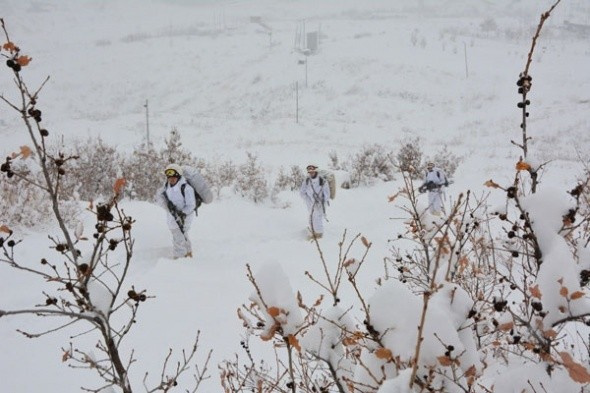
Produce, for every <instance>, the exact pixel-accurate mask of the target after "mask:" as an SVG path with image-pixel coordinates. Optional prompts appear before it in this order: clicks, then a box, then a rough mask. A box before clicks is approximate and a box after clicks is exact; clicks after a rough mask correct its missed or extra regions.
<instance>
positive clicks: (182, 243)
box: [156, 177, 196, 258]
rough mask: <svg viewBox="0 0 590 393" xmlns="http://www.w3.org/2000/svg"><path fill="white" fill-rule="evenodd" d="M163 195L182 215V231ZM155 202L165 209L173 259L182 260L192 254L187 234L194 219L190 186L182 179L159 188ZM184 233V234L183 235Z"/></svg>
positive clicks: (192, 191)
mask: <svg viewBox="0 0 590 393" xmlns="http://www.w3.org/2000/svg"><path fill="white" fill-rule="evenodd" d="M183 184H184V185H185V186H184V197H183V196H182V191H181V189H182V185H183ZM164 193H166V196H167V197H168V200H169V201H170V202H172V203H173V204H174V206H175V207H176V209H177V210H178V211H180V212H182V213H183V214H184V216H185V217H184V226H183V229H182V231H181V230H180V227H179V225H178V223H177V222H176V220H175V219H174V216H173V215H172V213H170V210H168V203H167V200H166V197H164ZM156 199H157V202H158V204H159V205H160V206H162V207H163V208H164V209H166V212H167V214H166V216H167V217H166V218H167V222H168V228H170V232H172V246H173V248H174V252H173V255H174V258H183V257H185V256H189V254H192V245H191V241H190V240H189V237H188V233H189V230H190V228H191V224H192V223H193V219H194V218H195V206H196V201H195V192H194V190H193V188H192V187H191V185H190V184H188V183H187V181H186V179H185V178H184V177H181V178H180V179H178V182H177V183H176V184H175V185H174V186H171V185H170V184H168V183H167V184H166V185H165V186H164V187H162V188H160V190H159V191H158V194H157V196H156ZM183 232H184V233H183Z"/></svg>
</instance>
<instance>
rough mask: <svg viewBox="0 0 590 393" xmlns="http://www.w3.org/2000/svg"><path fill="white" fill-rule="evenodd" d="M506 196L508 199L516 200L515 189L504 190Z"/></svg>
mask: <svg viewBox="0 0 590 393" xmlns="http://www.w3.org/2000/svg"><path fill="white" fill-rule="evenodd" d="M506 196H507V197H508V198H516V187H514V186H513V187H508V188H507V189H506Z"/></svg>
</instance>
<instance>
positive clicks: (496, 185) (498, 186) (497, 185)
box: [483, 179, 500, 188]
mask: <svg viewBox="0 0 590 393" xmlns="http://www.w3.org/2000/svg"><path fill="white" fill-rule="evenodd" d="M483 185H484V186H486V187H491V188H500V185H499V184H498V183H495V182H494V181H493V180H492V179H490V180H488V181H486V182H485V183H484V184H483Z"/></svg>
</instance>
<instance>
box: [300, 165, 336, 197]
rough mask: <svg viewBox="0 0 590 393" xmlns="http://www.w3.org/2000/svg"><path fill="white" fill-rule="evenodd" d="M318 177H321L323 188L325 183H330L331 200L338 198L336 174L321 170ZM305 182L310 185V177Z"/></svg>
mask: <svg viewBox="0 0 590 393" xmlns="http://www.w3.org/2000/svg"><path fill="white" fill-rule="evenodd" d="M318 176H319V177H320V186H321V187H323V186H324V182H325V181H327V182H328V187H329V188H330V199H334V198H336V177H335V176H334V173H333V172H330V171H327V170H325V169H320V170H318ZM305 182H306V183H307V184H309V182H310V180H309V177H308V178H307V179H306V180H305Z"/></svg>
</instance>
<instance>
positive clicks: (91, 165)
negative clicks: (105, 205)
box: [60, 138, 121, 201]
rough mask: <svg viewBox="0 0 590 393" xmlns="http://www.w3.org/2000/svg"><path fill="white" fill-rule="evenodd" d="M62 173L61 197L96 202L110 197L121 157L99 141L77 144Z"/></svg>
mask: <svg viewBox="0 0 590 393" xmlns="http://www.w3.org/2000/svg"><path fill="white" fill-rule="evenodd" d="M68 150H69V152H68V153H69V154H70V155H73V156H75V157H77V158H76V159H71V160H67V161H66V162H65V163H64V164H63V165H62V166H61V169H62V170H63V171H64V174H63V176H62V178H61V186H60V190H61V194H60V195H61V197H62V198H72V197H73V199H75V200H82V201H95V200H98V199H102V198H105V197H107V196H108V195H111V194H112V192H113V180H112V179H115V178H117V175H119V174H120V164H121V155H120V154H119V153H118V152H117V150H116V148H115V147H113V146H111V145H109V144H108V143H107V142H105V141H103V140H102V139H101V138H88V139H87V140H86V141H76V142H74V144H73V148H72V149H68Z"/></svg>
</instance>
